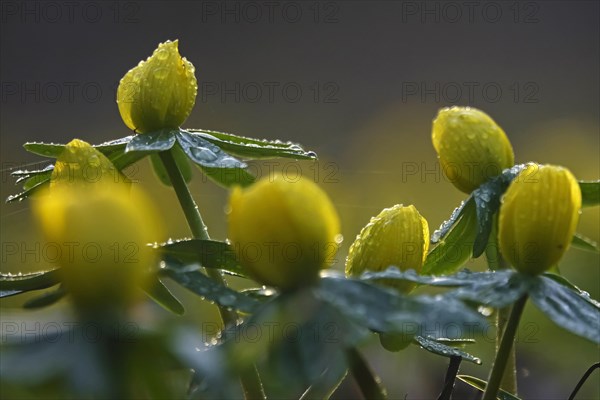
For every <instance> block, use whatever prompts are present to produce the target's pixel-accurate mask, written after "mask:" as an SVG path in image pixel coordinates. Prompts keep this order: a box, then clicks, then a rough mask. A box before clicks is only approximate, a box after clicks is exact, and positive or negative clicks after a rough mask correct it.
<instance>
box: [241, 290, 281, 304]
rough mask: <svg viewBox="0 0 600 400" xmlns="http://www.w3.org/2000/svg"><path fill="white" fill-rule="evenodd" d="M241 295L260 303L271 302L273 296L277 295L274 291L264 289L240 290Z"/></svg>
mask: <svg viewBox="0 0 600 400" xmlns="http://www.w3.org/2000/svg"><path fill="white" fill-rule="evenodd" d="M242 293H243V294H245V295H246V296H250V297H252V298H254V299H256V300H258V301H261V302H265V301H268V300H272V299H273V298H274V297H275V296H277V295H278V294H279V293H278V292H277V291H276V290H274V289H270V288H264V287H261V288H250V289H244V290H242Z"/></svg>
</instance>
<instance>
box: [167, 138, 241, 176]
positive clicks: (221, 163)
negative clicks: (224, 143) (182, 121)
mask: <svg viewBox="0 0 600 400" xmlns="http://www.w3.org/2000/svg"><path fill="white" fill-rule="evenodd" d="M177 141H178V142H179V144H180V145H181V148H182V149H183V151H184V152H185V154H187V156H188V157H189V158H190V160H192V161H193V162H195V163H196V164H198V165H201V166H204V167H209V168H246V164H245V163H243V162H242V161H240V160H238V159H237V158H235V157H233V156H230V155H229V154H227V153H225V152H224V151H223V150H221V149H220V148H219V146H217V145H214V144H212V143H211V142H209V141H207V140H205V139H204V138H202V137H201V136H199V135H194V134H191V133H189V132H186V131H183V130H181V131H179V132H178V133H177Z"/></svg>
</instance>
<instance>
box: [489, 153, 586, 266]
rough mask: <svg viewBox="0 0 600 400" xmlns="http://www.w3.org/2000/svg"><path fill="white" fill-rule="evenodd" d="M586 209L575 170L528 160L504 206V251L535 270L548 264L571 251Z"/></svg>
mask: <svg viewBox="0 0 600 400" xmlns="http://www.w3.org/2000/svg"><path fill="white" fill-rule="evenodd" d="M580 209H581V190H580V188H579V184H578V183H577V180H576V179H575V177H574V176H573V174H572V173H571V172H570V171H569V170H567V169H566V168H563V167H559V166H554V165H538V164H529V165H527V167H526V168H525V169H524V170H523V171H521V172H520V173H519V174H518V175H517V176H516V177H515V179H514V180H513V182H512V183H511V184H510V186H509V187H508V190H507V191H506V193H505V194H504V198H503V200H502V205H501V206H500V214H499V220H498V241H499V245H500V251H501V253H502V255H503V256H504V257H505V258H506V259H507V260H508V261H510V263H511V264H512V265H513V266H514V267H515V268H516V269H517V270H519V271H521V272H524V273H527V274H530V275H538V274H541V273H542V272H544V271H546V270H548V269H549V268H550V267H552V266H553V265H555V264H556V263H557V262H558V261H559V260H560V259H561V257H562V256H563V254H564V253H565V252H566V251H567V249H568V247H569V245H570V243H571V239H572V238H573V234H574V233H575V228H576V226H577V222H578V220H579V212H580Z"/></svg>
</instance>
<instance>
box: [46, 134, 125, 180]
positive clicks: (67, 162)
mask: <svg viewBox="0 0 600 400" xmlns="http://www.w3.org/2000/svg"><path fill="white" fill-rule="evenodd" d="M123 182H126V178H125V177H124V176H123V175H122V174H121V173H120V171H119V170H118V169H117V168H116V167H115V166H114V165H113V164H112V163H111V162H110V160H109V159H108V158H106V156H105V155H104V154H102V153H100V152H99V151H98V150H96V149H95V148H94V147H92V146H91V145H90V144H89V143H87V142H84V141H83V140H79V139H73V140H71V141H70V142H69V143H67V144H66V145H65V149H64V150H63V151H62V153H61V154H60V155H59V156H58V158H57V159H56V163H55V164H54V170H53V171H52V175H51V176H50V187H51V188H52V187H54V186H56V185H57V184H60V185H76V186H81V185H89V184H98V183H102V184H111V183H123Z"/></svg>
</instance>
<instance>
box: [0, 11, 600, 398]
mask: <svg viewBox="0 0 600 400" xmlns="http://www.w3.org/2000/svg"><path fill="white" fill-rule="evenodd" d="M0 4H1V7H2V8H1V14H0V17H1V27H0V34H1V35H0V48H1V57H0V74H1V76H0V80H1V87H0V89H1V91H0V98H1V99H0V100H1V103H0V105H1V109H0V110H1V111H0V113H1V114H0V140H1V146H0V155H1V163H2V181H1V189H0V194H1V197H2V198H6V197H7V196H8V195H10V194H14V193H16V192H17V191H18V190H19V189H20V187H16V186H13V179H12V178H11V177H10V170H11V169H13V168H21V167H24V166H29V167H30V168H31V167H35V166H45V165H46V164H45V163H44V162H43V160H42V159H41V158H39V157H36V156H34V155H31V154H28V153H26V152H25V151H24V150H23V149H22V147H21V146H22V144H23V143H24V142H26V141H46V142H50V141H55V142H60V143H65V142H68V141H69V140H71V139H72V138H74V137H78V138H80V139H83V140H86V141H88V142H90V143H100V142H102V141H105V140H109V139H115V138H119V137H123V136H126V135H128V134H129V133H130V132H128V130H127V128H126V127H125V125H124V124H123V123H122V121H121V119H120V116H119V113H118V110H117V105H116V103H115V93H116V88H117V85H118V82H119V79H120V78H121V77H122V76H123V75H124V74H125V72H126V71H127V70H129V69H130V68H132V67H133V66H135V65H136V64H137V63H138V62H139V61H140V60H142V59H145V58H146V57H148V56H149V55H150V54H151V53H152V51H153V50H154V48H155V47H156V46H157V44H158V43H159V42H163V41H165V40H167V39H179V41H180V43H179V49H180V52H181V54H182V55H184V56H185V57H186V58H187V59H188V60H190V61H191V62H192V63H193V64H194V65H195V66H196V76H197V78H198V82H199V94H198V98H197V101H196V106H195V108H194V110H193V112H192V114H191V116H190V117H189V119H188V120H187V122H186V123H185V125H184V126H185V127H189V128H205V129H211V130H220V131H225V132H231V133H235V134H240V135H244V136H251V137H257V138H268V139H282V140H290V141H294V142H298V143H301V144H302V145H303V146H304V147H305V148H306V149H308V150H314V151H316V152H317V154H319V157H320V159H319V161H318V162H316V163H311V162H301V163H295V162H293V161H290V160H272V161H271V162H270V164H269V163H267V164H265V163H264V162H263V163H252V166H253V170H254V172H255V173H258V175H261V176H265V175H266V174H269V173H270V171H272V170H279V171H283V172H284V173H290V174H298V173H300V174H302V175H303V176H306V177H309V178H311V179H313V180H315V181H316V182H317V183H319V184H320V185H322V186H323V187H324V188H325V189H326V190H327V192H328V193H329V194H330V196H331V197H332V199H333V202H334V203H335V204H336V206H337V209H338V211H339V213H340V217H341V221H342V230H343V235H344V237H345V240H344V244H343V247H342V249H341V250H340V252H339V254H338V257H337V263H336V268H339V269H342V268H343V261H344V258H345V255H346V254H347V249H348V247H349V245H350V244H351V243H352V241H353V238H354V237H355V236H356V234H357V233H358V232H359V231H360V229H361V227H362V226H364V225H365V224H366V223H367V222H368V220H369V218H370V217H371V216H373V215H376V214H377V213H379V211H380V210H381V209H382V208H384V207H389V206H392V205H394V204H397V203H402V204H406V205H408V204H414V205H416V207H417V208H418V209H419V211H420V212H421V214H422V215H423V216H424V217H425V218H427V220H428V221H429V225H430V227H431V229H432V230H433V229H435V228H436V227H437V226H439V224H440V223H441V222H442V221H443V220H444V219H445V218H447V217H448V215H449V214H450V212H451V211H452V210H453V208H454V207H456V206H457V205H458V204H459V202H460V201H461V200H462V199H464V198H465V197H466V196H465V195H464V194H463V193H461V192H459V191H458V190H457V189H455V188H454V187H453V186H452V184H451V183H450V182H448V181H447V180H446V179H445V178H444V176H443V175H442V174H441V170H440V167H439V165H438V163H437V160H436V154H435V151H434V149H433V146H432V145H431V121H432V119H433V118H434V117H435V115H436V113H437V110H438V109H439V108H441V107H444V106H448V105H453V104H457V105H471V106H475V107H478V108H480V109H482V110H484V111H486V112H487V113H489V114H490V115H491V116H492V117H493V118H494V119H495V120H496V121H497V122H498V123H499V124H500V126H502V127H503V128H504V130H505V131H506V133H507V135H508V137H509V138H510V140H511V142H512V144H513V146H514V150H515V156H516V161H517V162H518V163H522V162H527V161H538V162H543V163H553V164H560V165H564V166H567V167H568V168H570V169H571V171H572V172H573V173H574V174H575V175H576V176H577V177H578V178H579V179H598V178H599V177H600V132H599V122H600V118H599V116H600V114H599V93H600V91H599V86H600V85H599V73H598V72H599V57H600V50H599V37H600V35H599V33H600V29H599V19H598V15H599V11H600V10H599V7H600V6H599V4H600V3H598V2H596V1H526V2H517V1H514V2H513V1H481V2H480V1H475V2H446V1H366V0H357V1H284V2H263V1H256V2H255V1H226V2H221V1H196V2H193V1H169V2H166V1H83V2H69V1H52V2H42V1H2V2H1V3H0ZM127 172H128V174H129V175H130V176H131V177H133V178H135V179H139V181H140V184H141V185H143V187H144V189H145V190H147V191H148V192H150V193H151V194H152V195H153V196H154V198H155V199H156V202H157V203H158V205H159V207H160V209H161V210H162V212H163V213H164V219H165V221H166V223H167V225H168V227H169V236H171V237H173V238H180V237H185V236H188V235H189V232H188V229H187V225H186V223H185V220H184V218H183V215H182V213H181V211H180V208H179V205H178V204H177V202H176V198H175V196H174V194H173V193H172V191H171V190H170V189H169V188H166V187H163V186H161V184H160V183H159V182H158V180H157V179H155V178H154V177H153V175H152V172H151V170H150V169H149V163H148V162H147V160H144V161H142V162H140V163H138V164H136V165H135V166H133V167H131V168H130V169H129V170H128V171H127ZM191 188H192V191H193V194H194V196H195V198H196V200H197V202H198V204H199V206H200V208H201V210H202V211H203V214H204V217H205V220H206V222H207V224H208V227H209V229H210V232H211V235H212V237H214V238H216V239H225V238H226V224H225V222H226V219H225V213H224V205H225V203H226V199H227V192H226V190H224V189H222V188H220V187H217V186H215V185H214V184H213V183H212V182H210V181H208V180H207V179H206V178H205V177H203V176H202V175H201V174H200V171H199V170H196V175H195V179H194V181H193V183H192V186H191ZM1 215H2V217H1V223H0V232H1V235H2V239H1V241H2V247H3V249H2V267H1V270H2V271H3V272H17V271H28V270H38V269H43V268H47V266H48V265H47V264H46V263H45V262H44V259H43V257H41V258H40V257H39V256H36V255H35V250H34V251H33V252H32V253H28V252H20V253H19V254H17V255H9V254H8V253H7V252H6V251H5V250H6V249H7V246H8V245H9V244H14V243H16V244H18V245H19V246H21V248H24V249H27V248H28V247H27V246H30V247H33V246H35V243H38V245H39V243H40V241H41V237H40V235H39V233H38V231H37V229H36V227H35V224H34V222H33V220H32V219H31V215H30V208H29V205H28V203H27V202H23V203H19V204H8V205H7V204H4V203H2V205H1ZM578 230H579V232H581V233H583V234H585V235H587V236H589V237H591V238H592V239H594V240H596V241H598V240H599V239H600V214H599V210H598V208H597V207H596V208H592V209H586V210H584V212H583V215H582V218H581V222H580V224H579V229H578ZM163 239H167V238H166V237H165V238H163ZM38 254H39V253H38ZM481 261H482V260H477V261H476V262H471V263H469V264H468V265H467V267H469V268H473V269H479V268H484V265H483V263H482V262H481ZM599 263H600V261H599V258H598V255H594V254H591V253H585V252H581V251H579V250H576V249H572V250H571V251H570V252H569V254H568V255H567V257H565V259H564V260H563V261H562V263H561V270H562V272H563V274H564V275H565V276H566V277H567V278H568V279H570V280H571V281H572V282H573V283H575V284H576V285H578V286H580V287H582V288H584V289H585V290H587V291H589V292H590V294H591V295H592V297H594V298H596V299H598V298H599V297H600V273H599V268H598V267H599ZM233 284H234V285H237V284H240V283H239V282H233ZM174 290H175V292H176V293H177V294H178V295H180V297H181V298H182V299H183V301H184V302H185V304H186V306H187V308H188V314H187V316H186V317H185V318H186V321H189V323H197V324H200V323H201V322H203V321H211V320H215V319H216V318H217V315H216V312H215V310H214V308H213V307H211V306H210V305H207V304H206V303H203V302H201V301H200V300H199V299H198V297H196V296H192V295H189V294H188V293H186V292H184V291H183V290H181V289H178V288H174ZM23 301H24V298H23V297H16V298H9V299H7V300H3V301H2V302H0V305H1V309H0V310H1V313H2V321H5V322H6V321H22V320H28V321H36V320H47V319H48V318H50V319H51V318H54V317H56V316H57V315H61V314H63V313H65V312H68V309H69V308H68V302H65V301H62V302H60V303H58V304H57V305H55V306H52V307H51V308H50V309H47V310H43V311H39V312H28V313H24V312H23V311H22V310H20V309H19V306H20V305H21V304H22V302H23ZM156 313H157V314H159V318H162V319H166V320H169V319H174V320H176V319H177V318H176V317H172V316H170V315H167V313H166V312H163V311H161V310H157V311H156ZM521 328H522V335H521V336H520V340H519V342H518V348H519V359H518V369H519V371H518V373H519V379H520V393H521V395H522V397H523V398H526V399H565V398H567V396H568V394H569V393H570V392H571V390H572V389H573V387H574V386H575V384H576V383H577V381H578V379H579V377H580V376H581V375H582V374H583V372H584V371H585V370H586V369H587V368H588V367H589V366H590V365H591V364H592V363H593V362H597V361H598V358H599V357H598V356H599V349H598V347H597V346H594V345H593V344H591V343H590V342H587V341H585V340H583V339H580V338H578V337H576V336H574V335H571V334H569V333H567V332H565V331H563V330H561V329H560V328H558V327H556V326H555V325H554V324H553V323H551V322H550V321H549V320H548V319H547V318H546V317H544V316H542V315H541V314H540V313H539V312H538V311H537V310H536V309H534V308H533V307H528V308H527V310H526V314H525V316H524V319H523V323H522V324H521ZM489 337H493V334H491V333H490V335H489ZM362 350H363V351H364V352H365V355H366V356H367V358H368V359H369V361H370V363H371V364H372V366H373V368H374V369H375V370H376V371H377V372H378V373H379V374H380V376H381V378H382V380H383V382H384V383H385V384H386V386H387V388H388V391H389V393H390V398H392V399H404V398H407V399H429V398H432V397H435V396H437V394H438V392H439V388H440V387H441V385H442V383H443V378H444V373H445V369H446V362H445V360H444V359H441V358H439V357H436V356H433V355H431V354H429V353H426V352H424V351H422V350H419V349H418V348H416V347H415V346H411V348H410V349H408V350H405V351H403V352H401V353H388V352H385V351H384V350H383V349H381V348H380V346H379V344H378V341H377V339H376V338H375V339H374V340H373V341H372V342H371V343H366V344H365V347H364V348H363V349H362ZM469 350H470V351H471V352H472V353H474V354H476V355H478V356H480V357H481V358H482V360H483V366H475V365H466V364H463V366H462V369H461V373H466V374H471V375H475V376H478V377H481V378H486V375H487V370H488V368H489V366H490V364H491V361H492V356H493V343H492V341H491V340H490V339H485V338H483V339H481V340H479V343H478V344H477V345H475V346H472V347H470V348H469ZM599 383H600V378H599V374H595V376H594V377H592V378H591V380H590V381H589V382H588V384H586V386H585V387H584V388H583V389H582V392H581V393H580V396H579V397H578V398H579V399H586V398H588V399H592V398H597V396H598V391H597V387H598V385H599ZM457 390H458V392H457V396H458V397H459V398H460V396H465V398H473V396H474V395H473V393H472V392H471V391H470V390H468V389H467V388H466V387H465V386H464V385H462V384H458V385H457ZM17 395H18V396H22V397H28V396H29V395H30V394H29V393H28V391H27V390H26V389H23V388H21V389H18V390H14V389H11V390H10V391H9V392H5V393H3V394H2V397H3V398H7V396H11V397H13V396H17ZM336 396H337V397H338V398H355V397H357V396H359V395H358V393H357V391H356V388H355V387H354V384H353V382H352V381H351V380H347V381H346V382H345V383H344V384H343V385H342V387H341V388H340V389H339V391H338V393H336Z"/></svg>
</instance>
